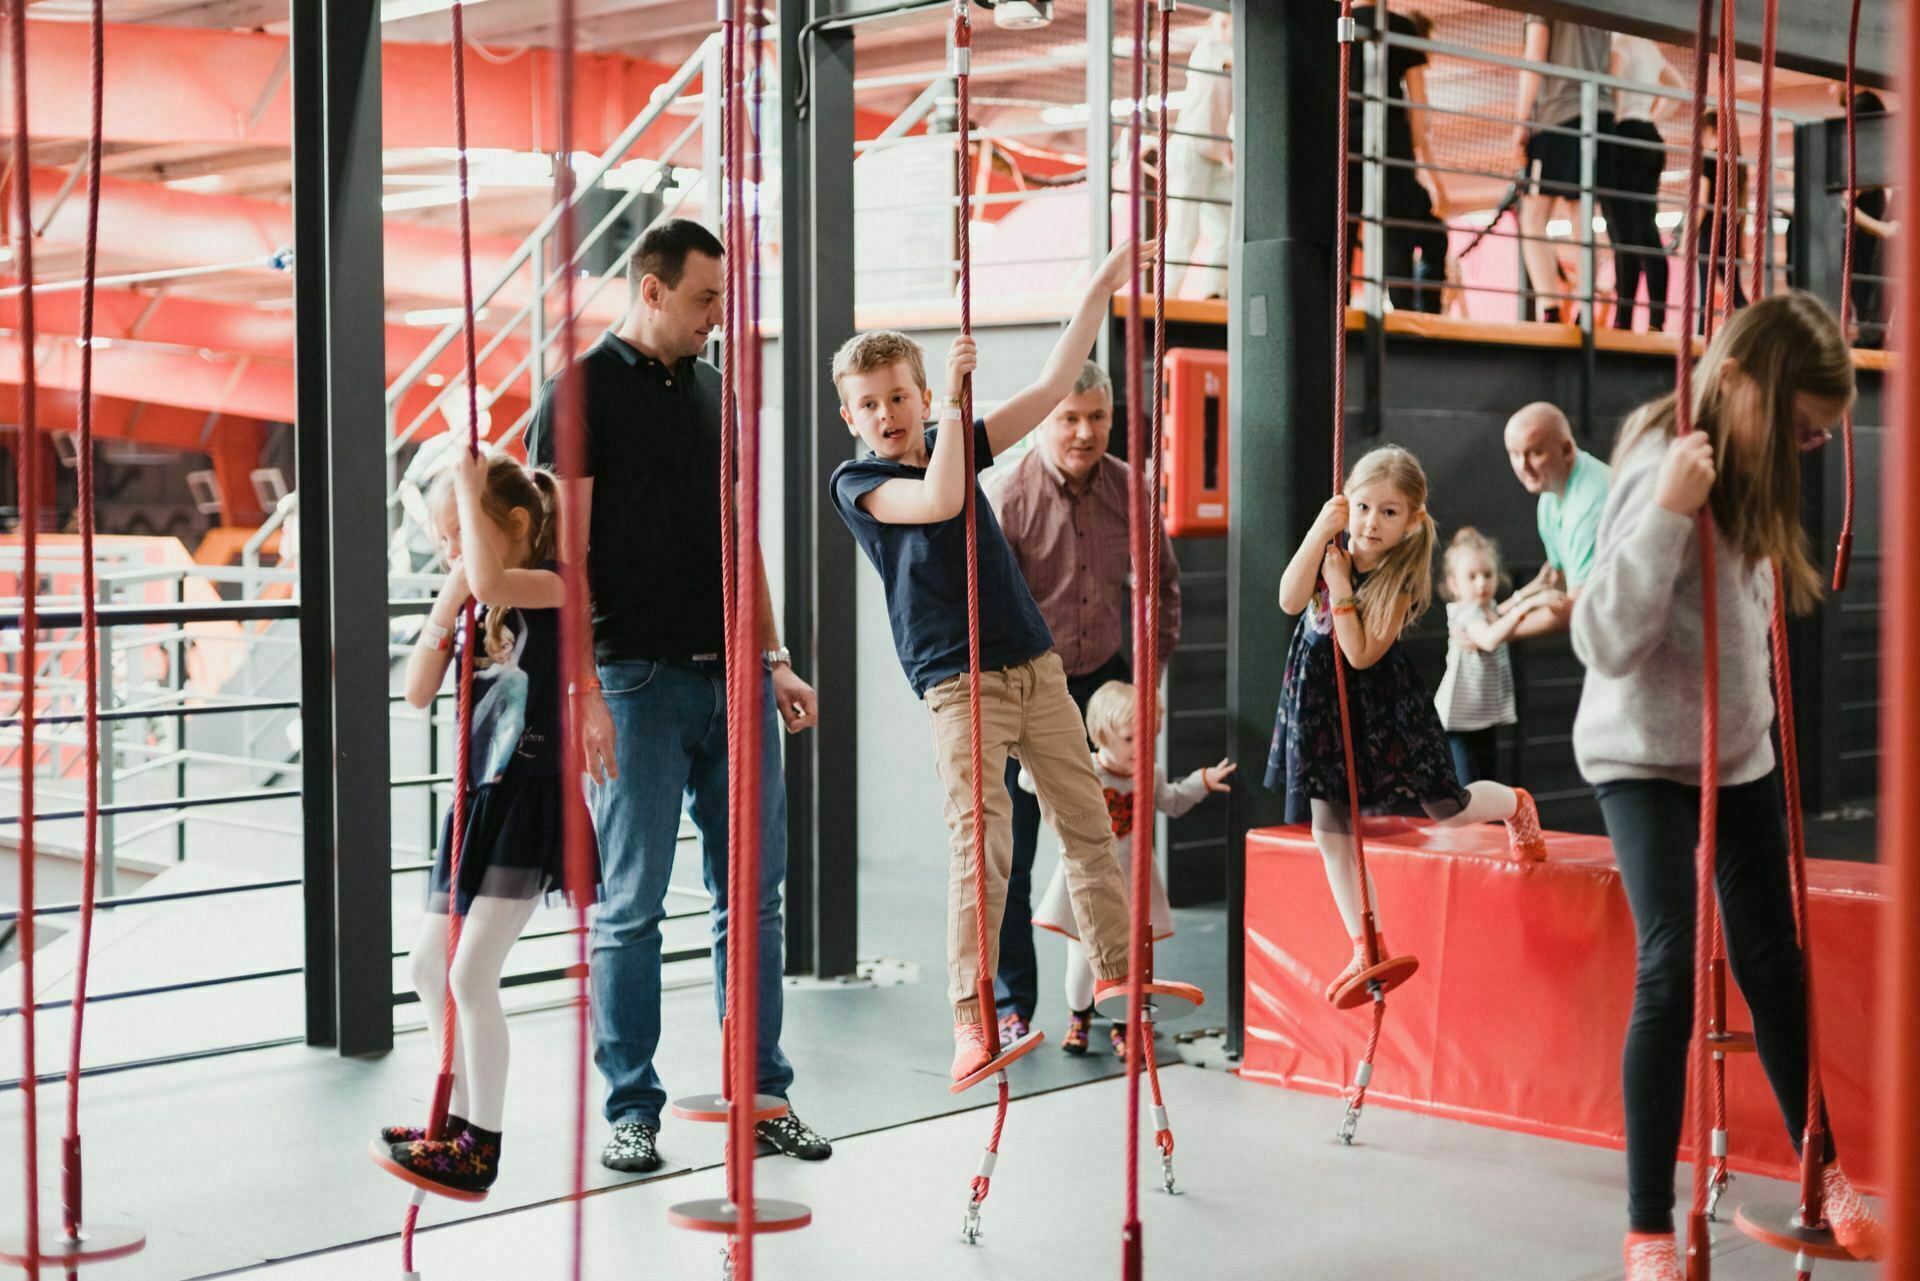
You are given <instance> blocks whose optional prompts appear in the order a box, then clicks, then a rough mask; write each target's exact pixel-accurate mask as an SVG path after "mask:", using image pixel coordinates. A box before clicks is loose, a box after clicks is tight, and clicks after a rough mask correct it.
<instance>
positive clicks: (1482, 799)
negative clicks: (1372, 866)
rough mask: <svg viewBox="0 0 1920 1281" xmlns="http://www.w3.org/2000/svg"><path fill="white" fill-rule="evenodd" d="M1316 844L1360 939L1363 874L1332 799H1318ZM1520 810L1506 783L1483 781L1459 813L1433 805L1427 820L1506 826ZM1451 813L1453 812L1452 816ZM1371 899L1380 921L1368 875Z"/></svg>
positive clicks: (1338, 902)
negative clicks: (1508, 820)
mask: <svg viewBox="0 0 1920 1281" xmlns="http://www.w3.org/2000/svg"><path fill="white" fill-rule="evenodd" d="M1312 804H1313V843H1314V844H1315V845H1317V846H1318V847H1319V848H1320V857H1321V858H1322V859H1324V860H1325V861H1326V865H1327V888H1328V889H1330V890H1332V891H1333V905H1334V906H1335V907H1337V908H1339V909H1340V920H1341V922H1342V923H1343V924H1344V925H1345V926H1346V927H1347V935H1348V937H1350V938H1359V937H1360V936H1361V934H1362V933H1364V932H1365V931H1364V926H1363V925H1362V921H1361V918H1362V916H1363V913H1362V912H1361V910H1360V875H1359V872H1358V870H1357V869H1356V868H1355V866H1354V859H1353V836H1352V834H1351V833H1350V832H1349V830H1348V829H1349V827H1350V826H1351V824H1350V822H1349V820H1348V818H1347V811H1346V809H1345V808H1344V807H1342V806H1338V805H1334V804H1332V803H1330V802H1328V801H1320V800H1316V801H1314V802H1313V803H1312ZM1519 809H1520V796H1519V793H1517V792H1515V791H1514V790H1513V789H1512V788H1511V787H1508V786H1507V785H1506V784H1505V783H1495V782H1492V781H1490V780H1486V779H1482V780H1481V781H1480V782H1478V783H1472V784H1469V785H1468V787H1467V803H1466V805H1465V806H1463V807H1460V808H1458V809H1455V808H1454V807H1453V806H1452V805H1446V804H1441V805H1429V806H1428V807H1427V816H1428V817H1429V818H1431V819H1433V821H1434V826H1436V827H1465V826H1467V825H1468V824H1470V823H1492V822H1504V821H1506V820H1507V819H1510V818H1512V817H1513V816H1514V814H1515V813H1517V812H1518V811H1519ZM1448 811H1452V812H1451V813H1449V812H1448ZM1367 890H1368V897H1369V898H1370V899H1371V900H1372V902H1373V904H1374V907H1375V909H1376V910H1375V919H1376V921H1377V920H1378V908H1379V905H1380V887H1379V886H1378V885H1376V884H1375V883H1374V881H1373V877H1372V875H1371V874H1369V875H1368V877H1367Z"/></svg>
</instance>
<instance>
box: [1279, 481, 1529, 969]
mask: <svg viewBox="0 0 1920 1281" xmlns="http://www.w3.org/2000/svg"><path fill="white" fill-rule="evenodd" d="M1434 543H1435V531H1434V523H1433V517H1432V516H1430V515H1429V514H1428V512H1427V476H1426V473H1425V472H1424V471H1423V470H1422V469H1421V467H1420V460H1419V459H1417V458H1415V457H1414V456H1413V455H1412V454H1410V453H1408V452H1407V451H1406V450H1404V449H1401V448H1399V447H1397V446H1392V445H1389V446H1386V447H1384V448H1381V449H1376V450H1373V451H1372V452H1371V453H1368V454H1367V455H1366V456H1365V457H1363V458H1361V459H1360V461H1359V462H1358V463H1356V464H1355V465H1354V468H1353V471H1352V473H1351V474H1350V475H1349V476H1348V478H1347V483H1346V487H1345V490H1344V492H1342V493H1340V494H1336V495H1335V496H1334V497H1333V498H1331V499H1329V500H1328V501H1327V504H1326V506H1325V507H1323V508H1321V510H1320V516H1319V518H1318V519H1317V520H1315V521H1314V523H1313V528H1312V529H1311V530H1309V531H1308V532H1307V537H1306V539H1305V541H1303V542H1302V543H1301V544H1300V550H1299V551H1297V552H1295V553H1294V556H1293V560H1292V561H1291V562H1290V563H1289V564H1288V566H1287V570H1286V573H1285V574H1284V575H1283V576H1282V577H1281V579H1280V608H1281V609H1283V610H1285V611H1286V612H1287V613H1289V614H1299V615H1300V624H1299V626H1298V627H1297V628H1296V629H1295V631H1294V634H1293V643H1292V645H1291V646H1290V647H1289V648H1288V650H1287V667H1286V676H1285V679H1284V681H1283V683H1282V686H1281V691H1280V710H1279V714H1278V715H1277V716H1276V718H1275V720H1274V727H1273V746H1272V749H1271V750H1270V752H1269V754H1268V758H1267V779H1266V782H1267V786H1268V788H1270V789H1272V790H1274V791H1282V790H1284V791H1285V793H1286V797H1287V822H1289V823H1311V824H1312V825H1313V840H1314V844H1315V845H1316V846H1317V847H1319V850H1320V853H1321V856H1322V857H1323V858H1324V859H1325V860H1326V865H1327V885H1328V887H1329V888H1330V889H1331V890H1332V891H1333V901H1334V905H1335V906H1336V907H1337V908H1338V909H1339V911H1340V919H1341V920H1342V921H1343V922H1344V923H1345V924H1346V927H1347V933H1348V935H1349V936H1351V937H1352V939H1353V945H1354V946H1353V959H1352V960H1351V961H1350V962H1348V964H1347V968H1346V969H1345V970H1344V971H1342V972H1341V974H1340V975H1339V976H1338V977H1337V978H1335V979H1334V981H1333V982H1332V983H1331V984H1329V985H1328V987H1327V999H1328V1000H1332V999H1333V996H1334V993H1335V992H1336V991H1338V989H1339V988H1340V987H1341V986H1342V985H1343V984H1345V983H1346V982H1347V980H1348V979H1350V978H1352V977H1353V976H1354V975H1355V974H1358V973H1359V972H1360V971H1361V970H1362V969H1363V968H1365V965H1366V959H1365V942H1364V926H1363V923H1362V920H1361V910H1360V877H1359V873H1358V871H1357V870H1356V866H1355V863H1354V857H1353V825H1352V821H1351V819H1350V817H1349V815H1350V812H1351V811H1350V809H1349V800H1348V794H1347V777H1346V762H1345V759H1344V753H1343V749H1342V745H1341V741H1340V707H1339V703H1338V700H1337V695H1336V692H1335V685H1334V670H1333V669H1334V654H1333V647H1334V645H1335V643H1336V642H1337V643H1338V644H1339V646H1340V651H1341V654H1342V655H1343V656H1344V657H1345V659H1346V662H1347V667H1348V669H1349V670H1348V674H1347V691H1348V694H1349V697H1350V702H1351V706H1352V713H1353V734H1354V744H1353V749H1354V750H1353V755H1354V760H1355V762H1356V768H1357V769H1358V771H1359V774H1360V779H1359V784H1360V809H1361V812H1362V813H1364V814H1408V815H1424V816H1425V817H1427V818H1430V819H1433V820H1434V821H1436V822H1437V823H1439V824H1440V825H1442V826H1445V827H1458V826H1464V825H1466V824H1469V823H1487V822H1494V821H1501V822H1505V823H1506V824H1507V840H1508V848H1509V850H1510V851H1511V852H1512V854H1513V856H1514V857H1515V858H1517V859H1526V860H1537V859H1540V858H1543V857H1545V853H1546V842H1545V840H1544V838H1543V837H1542V835H1541V832H1540V815H1539V812H1538V811H1537V810H1536V809H1535V808H1534V804H1533V798H1532V797H1531V796H1529V795H1528V794H1527V793H1526V792H1525V791H1523V790H1521V789H1519V788H1514V787H1508V786H1506V785H1505V784H1502V783H1495V782H1491V781H1481V782H1476V783H1473V784H1472V785H1470V786H1468V787H1462V786H1461V785H1460V782H1459V780H1458V779H1457V778H1456V776H1455V774H1454V769H1453V759H1452V754H1451V752H1450V750H1449V749H1448V746H1447V738H1446V734H1445V733H1444V732H1443V731H1442V730H1441V728H1440V718H1439V716H1438V714H1436V713H1435V711H1434V706H1433V695H1432V694H1431V693H1430V692H1429V691H1428V689H1427V688H1426V686H1425V685H1424V684H1423V683H1422V682H1421V681H1420V679H1419V677H1418V675H1417V674H1416V673H1415V672H1414V670H1413V664H1412V662H1411V661H1410V660H1409V659H1408V657H1407V654H1406V651H1405V650H1404V649H1403V648H1402V647H1401V646H1400V643H1399V641H1400V634H1401V632H1403V631H1405V630H1406V628H1407V627H1408V626H1409V625H1410V624H1412V623H1413V622H1414V620H1416V619H1418V618H1419V617H1420V616H1421V615H1422V614H1424V613H1425V612H1426V610H1427V606H1428V605H1429V604H1430V603H1431V601H1432V599H1433V554H1434ZM1368 889H1369V891H1370V897H1371V899H1372V902H1373V903H1374V905H1375V907H1376V915H1377V908H1378V904H1379V902H1380V896H1379V894H1378V893H1377V892H1372V891H1373V887H1372V886H1371V885H1369V886H1368ZM1380 955H1381V956H1388V955H1391V952H1390V951H1389V950H1388V948H1387V946H1386V942H1385V940H1384V938H1382V939H1381V940H1380Z"/></svg>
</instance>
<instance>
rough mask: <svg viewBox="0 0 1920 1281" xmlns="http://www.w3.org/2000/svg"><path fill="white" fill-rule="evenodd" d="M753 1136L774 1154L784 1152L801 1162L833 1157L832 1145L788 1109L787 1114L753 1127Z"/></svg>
mask: <svg viewBox="0 0 1920 1281" xmlns="http://www.w3.org/2000/svg"><path fill="white" fill-rule="evenodd" d="M753 1136H754V1137H755V1138H756V1139H759V1140H760V1142H761V1143H763V1144H765V1145H766V1146H767V1147H769V1148H771V1149H773V1150H774V1151H775V1152H784V1153H786V1154H787V1155H788V1156H790V1157H797V1158H798V1159H800V1160H802V1161H824V1160H826V1159H827V1158H828V1157H830V1156H832V1155H833V1144H831V1143H829V1142H827V1140H826V1136H825V1135H822V1134H818V1133H816V1132H815V1131H814V1130H813V1129H811V1128H810V1127H809V1126H808V1125H807V1123H806V1122H805V1121H802V1120H801V1119H800V1118H799V1117H798V1116H796V1115H794V1112H793V1109H792V1108H788V1109H787V1114H786V1115H785V1116H781V1117H775V1118H774V1119H773V1120H771V1121H761V1122H759V1123H758V1124H756V1125H755V1126H754V1127H753Z"/></svg>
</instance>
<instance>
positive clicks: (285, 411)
mask: <svg viewBox="0 0 1920 1281" xmlns="http://www.w3.org/2000/svg"><path fill="white" fill-rule="evenodd" d="M35 350H36V353H37V359H36V360H35V362H34V368H35V377H36V378H37V379H38V383H39V386H40V387H41V388H42V389H44V390H45V391H47V392H48V393H50V396H49V399H48V402H47V403H52V402H53V400H54V395H52V394H57V393H69V396H68V398H69V399H71V395H70V393H76V392H78V391H79V390H80V348H79V346H78V345H77V344H75V343H73V342H71V341H69V340H67V339H66V338H64V337H57V338H48V339H43V340H41V341H40V342H38V343H36V344H35ZM19 367H20V339H19V336H18V334H17V333H14V332H11V331H9V332H7V333H4V334H0V370H5V369H18V368H19ZM15 376H17V375H15ZM8 377H12V376H7V375H0V386H7V385H8V384H7V382H6V381H5V379H6V378H8ZM93 388H94V394H95V396H97V397H103V398H106V399H109V400H124V401H129V402H132V403H136V404H146V405H154V406H165V407H170V408H173V409H176V410H183V411H191V412H193V413H195V414H198V415H201V416H202V417H203V418H204V417H205V416H206V415H210V414H220V415H234V416H236V417H240V418H257V419H261V420H263V421H265V422H292V421H293V420H294V417H295V401H294V384H293V363H292V362H291V361H284V360H283V361H269V360H256V359H249V358H246V357H240V358H237V359H236V358H232V357H226V358H213V359H209V358H206V357H205V356H202V355H200V354H198V353H195V352H191V351H185V350H179V349H174V348H164V347H142V346H134V345H127V346H114V347H106V348H96V349H95V350H94V353H93ZM433 394H434V393H433V389H432V388H429V387H426V386H424V385H423V386H419V387H416V388H414V390H413V392H411V393H410V394H409V395H408V396H407V397H406V398H405V399H404V400H402V401H401V403H400V406H399V414H398V420H399V423H400V425H401V426H405V425H406V424H408V423H410V422H411V421H412V420H413V419H414V418H415V417H416V416H418V415H419V413H420V412H421V411H422V410H424V409H425V408H426V407H427V405H428V403H429V401H430V399H431V397H432V396H433ZM4 408H5V404H4V402H0V409H4ZM526 408H527V400H526V397H525V396H522V395H516V396H502V397H501V398H500V399H499V400H497V401H495V402H493V405H492V409H491V413H492V421H493V429H494V430H495V431H505V430H506V429H507V427H509V426H510V425H512V423H513V422H514V420H515V419H517V418H518V417H519V416H520V415H521V414H522V413H524V412H525V411H526ZM13 421H16V422H17V421H18V414H17V412H16V413H15V415H14V418H13ZM39 421H40V428H41V430H42V431H51V430H55V429H56V428H57V427H59V425H60V423H61V422H62V421H64V418H63V417H61V416H60V415H53V416H49V415H47V414H46V413H44V412H43V413H42V414H41V415H40V419H39ZM446 427H447V424H446V419H445V418H444V417H443V416H441V415H439V414H435V415H432V416H431V417H429V418H428V419H427V421H426V422H425V423H424V424H423V425H422V427H421V430H420V431H419V432H417V433H415V435H414V437H413V439H414V440H416V441H419V440H426V439H430V438H431V437H434V436H437V435H439V434H440V433H441V432H443V431H445V430H446ZM367 431H368V435H367V440H368V441H369V442H370V443H371V442H373V441H376V440H378V439H380V438H381V437H382V436H383V435H384V432H383V430H382V428H381V425H380V424H379V423H377V422H376V423H370V424H368V425H367ZM144 438H145V437H143V439H144Z"/></svg>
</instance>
